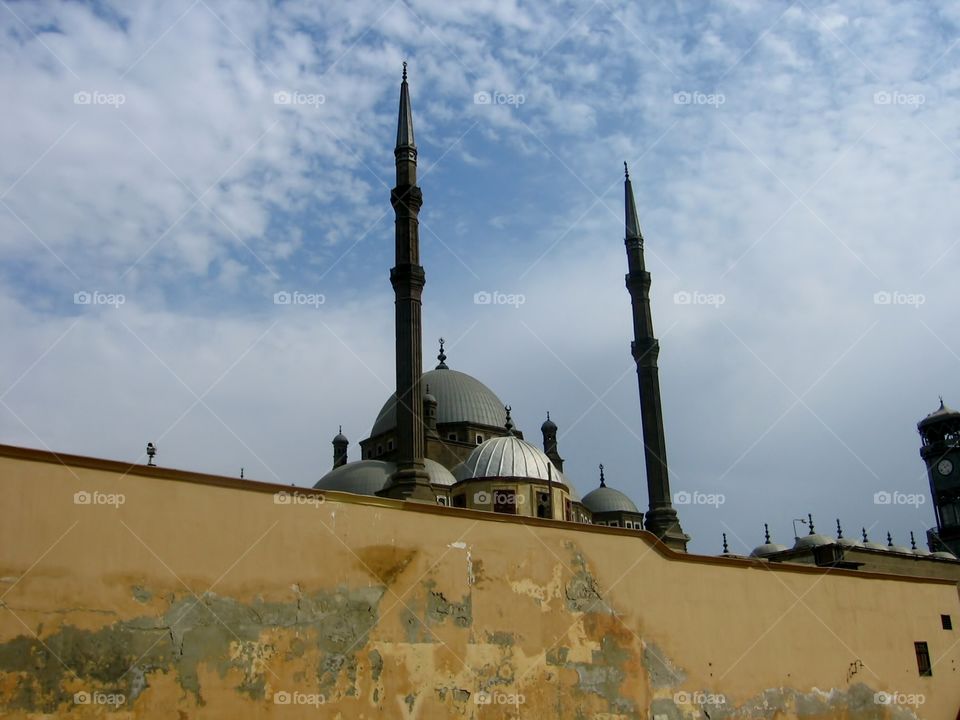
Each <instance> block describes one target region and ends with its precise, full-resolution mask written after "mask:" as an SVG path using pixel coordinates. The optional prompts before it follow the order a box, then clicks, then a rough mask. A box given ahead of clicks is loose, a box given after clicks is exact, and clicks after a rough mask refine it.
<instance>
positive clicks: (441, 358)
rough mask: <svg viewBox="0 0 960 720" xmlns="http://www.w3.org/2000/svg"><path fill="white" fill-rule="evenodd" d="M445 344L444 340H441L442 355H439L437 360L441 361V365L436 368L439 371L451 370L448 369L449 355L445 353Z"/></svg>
mask: <svg viewBox="0 0 960 720" xmlns="http://www.w3.org/2000/svg"><path fill="white" fill-rule="evenodd" d="M443 343H444V339H443V338H440V354H439V355H437V360H439V361H440V364H439V365H437V367H436V369H437V370H449V368H448V367H447V355H446V353H445V352H443Z"/></svg>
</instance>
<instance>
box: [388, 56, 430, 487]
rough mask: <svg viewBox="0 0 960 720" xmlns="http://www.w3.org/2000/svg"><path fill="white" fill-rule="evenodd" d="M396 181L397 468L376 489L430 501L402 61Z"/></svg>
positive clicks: (416, 235)
mask: <svg viewBox="0 0 960 720" xmlns="http://www.w3.org/2000/svg"><path fill="white" fill-rule="evenodd" d="M393 155H394V157H395V159H396V165H397V184H396V187H394V188H393V190H392V191H391V193H390V203H391V205H393V210H394V214H395V216H396V244H395V249H396V262H395V264H394V267H393V268H392V269H391V270H390V284H391V285H393V291H394V295H395V298H396V301H395V302H396V368H397V429H396V433H397V460H396V464H397V470H396V472H395V473H394V474H393V475H392V476H391V477H390V482H389V483H388V484H387V487H386V488H384V489H383V491H382V493H383V494H384V495H386V496H388V497H395V498H403V499H411V500H425V501H433V500H434V498H435V496H434V493H433V491H432V490H431V489H430V477H429V476H428V475H427V471H426V469H425V464H424V456H425V454H426V441H425V439H424V417H423V414H424V413H423V392H422V390H421V387H420V378H421V376H422V374H423V352H422V350H423V338H422V334H423V326H422V320H421V310H422V301H421V298H422V293H423V286H424V283H425V282H426V277H425V274H424V272H423V267H421V266H420V229H419V219H418V216H419V213H420V207H421V205H423V194H422V193H421V191H420V188H419V186H418V185H417V146H416V144H415V143H414V141H413V110H412V108H411V105H410V88H409V86H408V85H407V64H406V63H404V64H403V81H402V82H401V83H400V111H399V114H398V119H397V146H396V148H394V151H393Z"/></svg>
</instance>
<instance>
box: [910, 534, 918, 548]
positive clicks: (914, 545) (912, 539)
mask: <svg viewBox="0 0 960 720" xmlns="http://www.w3.org/2000/svg"><path fill="white" fill-rule="evenodd" d="M910 549H911V550H916V549H917V540H916V538H915V537H913V530H911V531H910Z"/></svg>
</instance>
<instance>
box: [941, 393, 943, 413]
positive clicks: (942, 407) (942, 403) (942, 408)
mask: <svg viewBox="0 0 960 720" xmlns="http://www.w3.org/2000/svg"><path fill="white" fill-rule="evenodd" d="M940 409H941V410H943V395H941V396H940Z"/></svg>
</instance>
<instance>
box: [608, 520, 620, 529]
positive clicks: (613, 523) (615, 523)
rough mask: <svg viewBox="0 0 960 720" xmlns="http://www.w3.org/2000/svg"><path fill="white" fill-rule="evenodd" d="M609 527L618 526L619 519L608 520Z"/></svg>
mask: <svg viewBox="0 0 960 720" xmlns="http://www.w3.org/2000/svg"><path fill="white" fill-rule="evenodd" d="M610 527H620V521H619V520H611V521H610Z"/></svg>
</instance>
